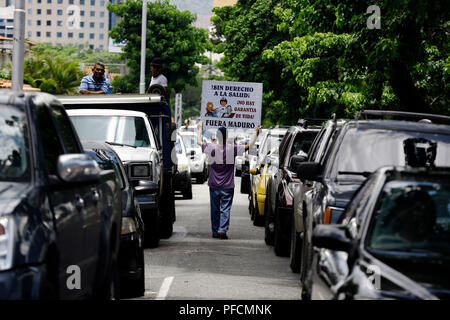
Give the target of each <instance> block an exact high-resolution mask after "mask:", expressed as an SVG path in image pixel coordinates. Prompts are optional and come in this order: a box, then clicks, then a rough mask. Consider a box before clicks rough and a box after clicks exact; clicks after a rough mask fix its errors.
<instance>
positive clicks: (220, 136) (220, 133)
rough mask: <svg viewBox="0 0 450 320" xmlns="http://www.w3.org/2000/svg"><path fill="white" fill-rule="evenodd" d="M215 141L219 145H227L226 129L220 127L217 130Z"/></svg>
mask: <svg viewBox="0 0 450 320" xmlns="http://www.w3.org/2000/svg"><path fill="white" fill-rule="evenodd" d="M217 140H218V142H219V144H220V145H225V144H227V128H225V127H220V128H219V129H218V130H217Z"/></svg>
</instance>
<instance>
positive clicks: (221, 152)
mask: <svg viewBox="0 0 450 320" xmlns="http://www.w3.org/2000/svg"><path fill="white" fill-rule="evenodd" d="M202 150H203V152H204V153H206V155H207V157H208V159H209V163H210V164H211V166H210V168H209V179H208V186H209V187H210V188H212V189H234V158H235V157H236V156H241V155H242V154H243V153H244V150H245V148H244V146H242V145H228V144H227V145H225V146H221V145H219V144H215V143H203V144H202Z"/></svg>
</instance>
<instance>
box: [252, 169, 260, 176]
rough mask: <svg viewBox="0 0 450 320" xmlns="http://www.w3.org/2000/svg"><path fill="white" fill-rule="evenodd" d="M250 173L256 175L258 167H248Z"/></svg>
mask: <svg viewBox="0 0 450 320" xmlns="http://www.w3.org/2000/svg"><path fill="white" fill-rule="evenodd" d="M250 174H252V175H257V174H259V169H258V168H253V169H250Z"/></svg>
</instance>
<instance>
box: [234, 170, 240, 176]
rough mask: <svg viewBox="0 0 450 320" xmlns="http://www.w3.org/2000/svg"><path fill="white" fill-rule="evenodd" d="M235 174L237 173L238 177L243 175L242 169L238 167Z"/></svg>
mask: <svg viewBox="0 0 450 320" xmlns="http://www.w3.org/2000/svg"><path fill="white" fill-rule="evenodd" d="M234 175H235V176H236V177H240V176H241V175H242V171H241V170H238V169H236V172H235V173H234Z"/></svg>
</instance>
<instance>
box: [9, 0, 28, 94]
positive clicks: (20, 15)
mask: <svg viewBox="0 0 450 320" xmlns="http://www.w3.org/2000/svg"><path fill="white" fill-rule="evenodd" d="M24 41H25V0H16V4H15V8H14V43H13V59H12V60H13V61H12V79H11V82H12V84H11V86H12V89H13V90H14V91H22V90H23V62H24V51H25V50H24V45H25V43H24Z"/></svg>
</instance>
